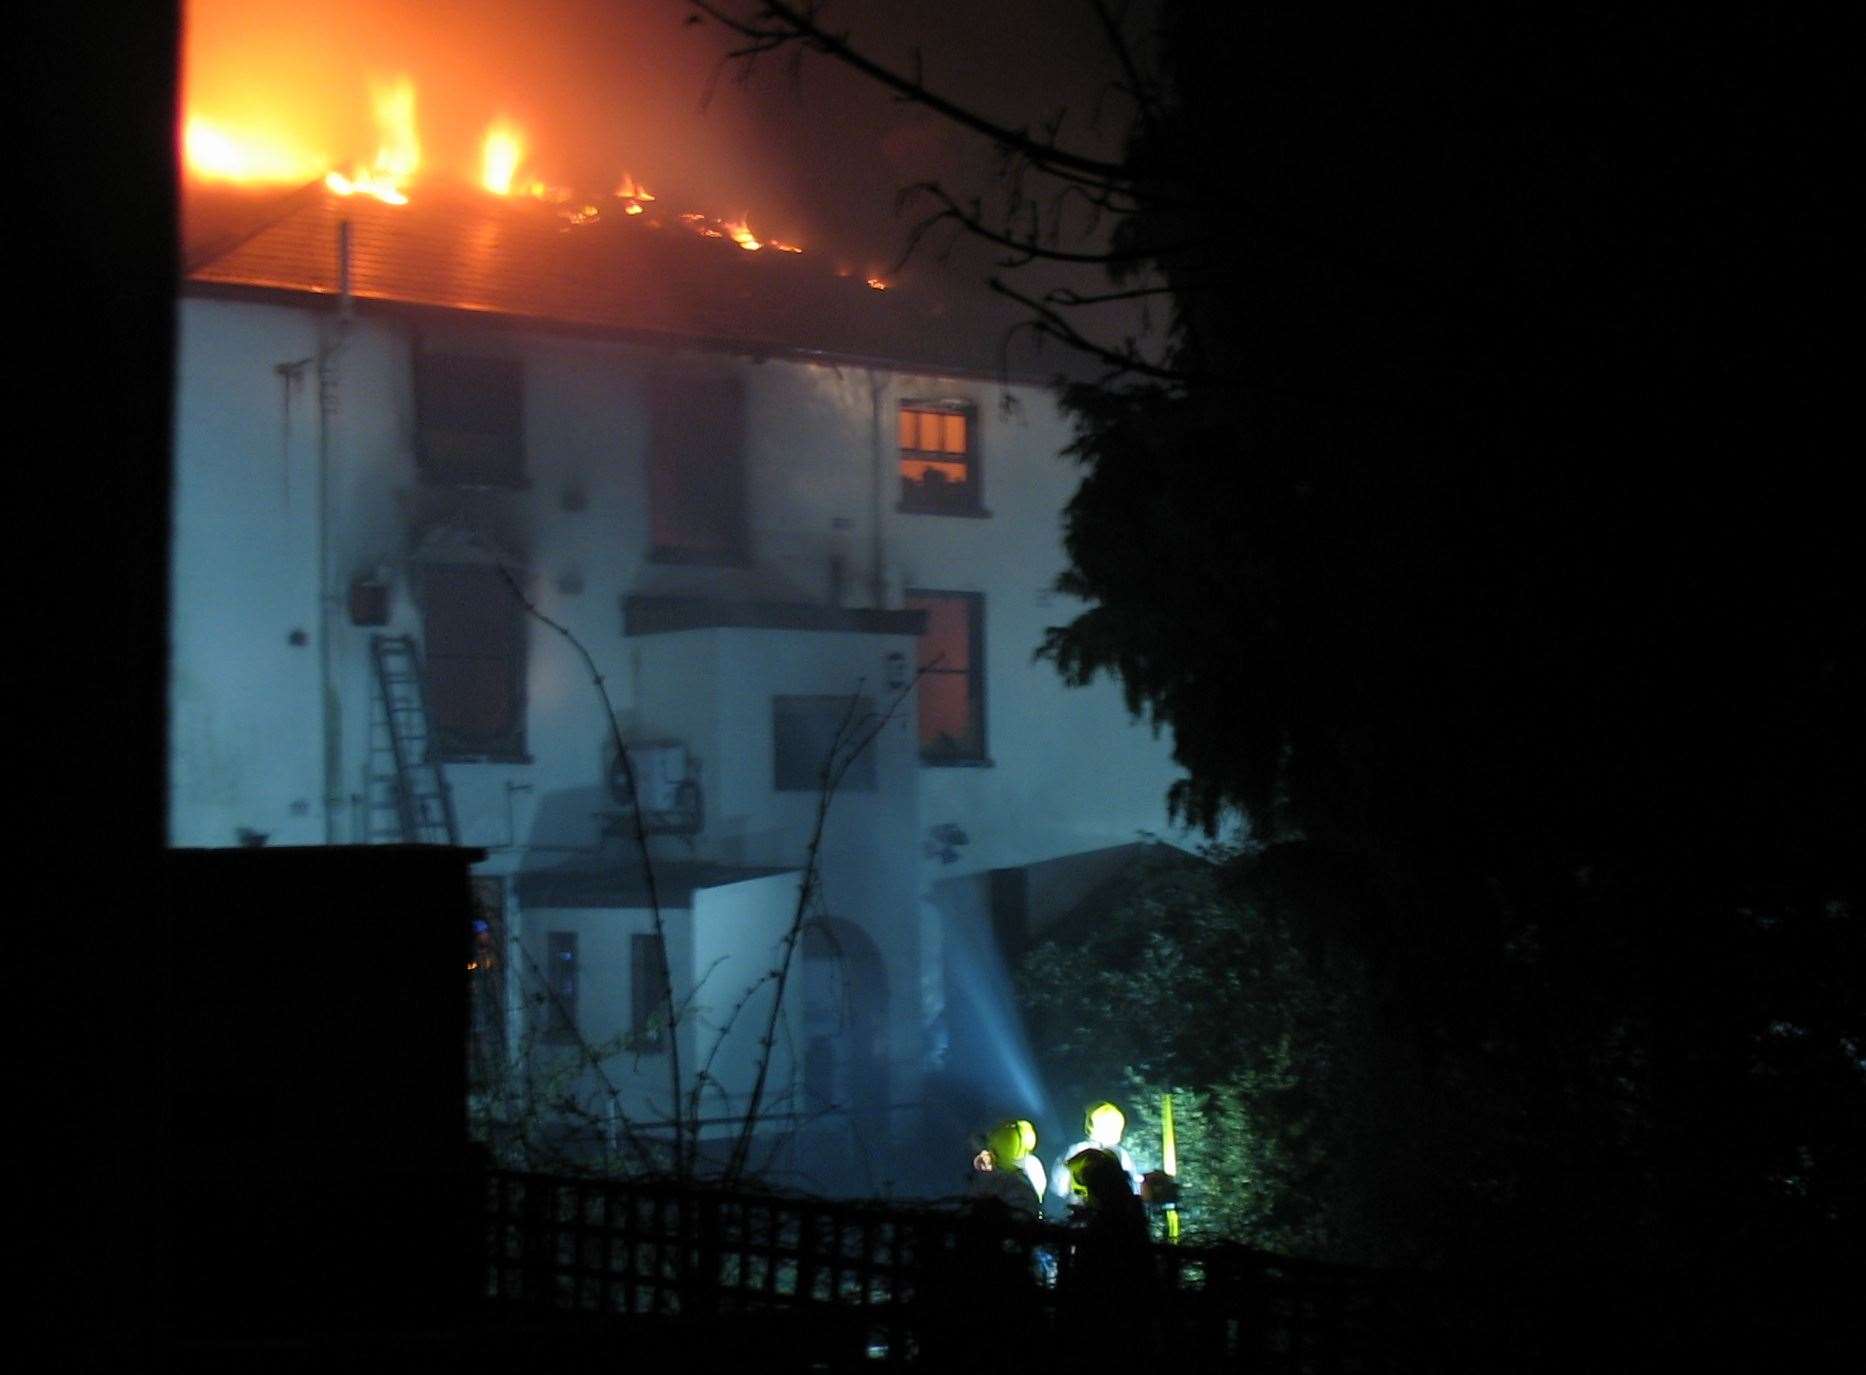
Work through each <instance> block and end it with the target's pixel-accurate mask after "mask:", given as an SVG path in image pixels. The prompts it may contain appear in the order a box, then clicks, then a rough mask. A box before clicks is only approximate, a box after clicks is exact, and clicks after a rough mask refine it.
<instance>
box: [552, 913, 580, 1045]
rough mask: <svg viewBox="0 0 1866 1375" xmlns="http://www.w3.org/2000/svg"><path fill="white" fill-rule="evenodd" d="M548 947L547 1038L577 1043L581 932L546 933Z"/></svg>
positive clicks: (556, 1043)
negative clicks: (578, 950) (579, 933)
mask: <svg viewBox="0 0 1866 1375" xmlns="http://www.w3.org/2000/svg"><path fill="white" fill-rule="evenodd" d="M544 940H545V950H544V979H545V991H544V1039H545V1041H546V1043H547V1044H550V1045H554V1046H574V1045H576V1044H577V1041H578V1036H577V933H576V932H575V931H552V932H549V933H547V934H546V936H545V938H544Z"/></svg>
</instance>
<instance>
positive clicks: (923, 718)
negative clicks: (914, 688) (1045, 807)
mask: <svg viewBox="0 0 1866 1375" xmlns="http://www.w3.org/2000/svg"><path fill="white" fill-rule="evenodd" d="M906 600H907V606H908V609H909V610H913V611H924V612H926V613H927V628H926V632H925V633H924V634H923V635H921V637H920V651H919V667H920V685H919V692H920V757H921V759H922V760H924V761H925V762H927V763H929V764H977V763H983V762H984V760H985V599H984V597H983V596H981V595H980V594H978V593H977V592H932V591H927V590H924V589H909V590H908V593H907V599H906Z"/></svg>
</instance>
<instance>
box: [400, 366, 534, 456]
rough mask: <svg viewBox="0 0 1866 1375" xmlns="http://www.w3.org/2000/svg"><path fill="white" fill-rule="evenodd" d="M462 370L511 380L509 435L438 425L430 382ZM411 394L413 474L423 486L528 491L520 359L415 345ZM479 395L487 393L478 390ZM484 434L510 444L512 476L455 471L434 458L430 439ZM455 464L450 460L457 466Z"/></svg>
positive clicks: (464, 427) (505, 432)
mask: <svg viewBox="0 0 1866 1375" xmlns="http://www.w3.org/2000/svg"><path fill="white" fill-rule="evenodd" d="M463 365H464V366H465V367H466V368H469V369H478V370H481V371H482V372H485V373H488V374H490V373H493V372H504V373H507V374H509V381H510V383H511V386H512V390H513V391H514V393H515V401H514V408H513V409H514V414H513V416H512V426H511V428H510V429H509V430H506V429H499V430H484V431H479V430H474V429H472V428H470V427H466V426H459V425H452V426H450V425H438V424H435V423H434V422H435V421H436V420H437V419H441V418H443V417H440V416H438V415H436V413H435V405H434V400H435V388H434V382H433V379H434V377H435V376H436V375H437V374H438V373H439V372H441V371H444V370H445V369H446V368H448V367H458V366H463ZM412 373H413V376H412V390H413V392H414V451H415V471H416V473H417V474H418V475H419V476H420V478H421V480H422V481H423V482H426V483H431V484H433V485H434V486H437V487H480V488H493V489H503V490H508V491H523V490H525V489H527V488H529V487H530V486H531V479H530V477H529V475H528V469H529V466H530V465H529V462H528V459H529V455H528V453H527V452H526V444H525V361H524V359H523V358H512V357H506V356H504V355H501V354H484V353H470V352H465V351H461V350H454V349H435V350H433V351H428V350H426V349H423V348H421V347H420V346H419V344H417V346H416V348H415V350H414V358H413V364H412ZM480 390H482V391H484V390H486V388H484V387H483V386H481V388H480ZM447 433H453V434H473V433H479V434H486V435H505V436H508V437H509V438H510V440H511V458H510V471H509V472H508V471H503V465H502V470H500V471H494V470H492V469H491V468H490V467H488V468H487V469H485V470H483V471H478V472H468V471H462V470H461V469H459V468H458V467H457V466H450V464H449V461H448V460H447V459H445V458H442V457H437V456H436V454H435V452H434V448H435V445H434V443H433V440H432V436H434V435H436V434H447ZM458 461H459V460H458V459H455V460H453V463H454V464H456V465H457V463H458Z"/></svg>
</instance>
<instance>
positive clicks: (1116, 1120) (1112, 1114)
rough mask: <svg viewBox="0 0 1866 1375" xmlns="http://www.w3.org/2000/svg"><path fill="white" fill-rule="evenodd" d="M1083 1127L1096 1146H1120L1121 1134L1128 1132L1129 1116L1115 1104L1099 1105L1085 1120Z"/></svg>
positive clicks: (1091, 1110) (1103, 1103) (1102, 1103)
mask: <svg viewBox="0 0 1866 1375" xmlns="http://www.w3.org/2000/svg"><path fill="white" fill-rule="evenodd" d="M1083 1127H1084V1129H1085V1130H1086V1131H1087V1132H1088V1138H1089V1140H1091V1141H1093V1142H1094V1143H1095V1144H1096V1145H1098V1146H1118V1145H1120V1144H1121V1133H1122V1132H1124V1131H1126V1130H1127V1115H1126V1114H1125V1113H1123V1112H1122V1111H1121V1110H1120V1109H1119V1108H1117V1107H1116V1106H1115V1105H1114V1104H1113V1103H1109V1102H1101V1103H1097V1104H1095V1106H1094V1107H1092V1108H1090V1109H1089V1110H1088V1113H1087V1114H1086V1115H1085V1117H1084V1118H1083Z"/></svg>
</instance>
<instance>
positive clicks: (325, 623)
mask: <svg viewBox="0 0 1866 1375" xmlns="http://www.w3.org/2000/svg"><path fill="white" fill-rule="evenodd" d="M354 309H355V301H354V298H353V297H352V296H351V292H350V222H349V221H348V220H339V221H338V223H337V324H336V327H335V329H334V330H333V329H331V328H330V327H329V326H324V327H322V328H321V329H320V333H321V334H322V335H323V338H322V339H321V340H320V342H319V347H318V352H317V408H318V416H317V421H318V423H317V601H318V620H317V626H318V635H317V668H318V688H319V691H320V692H321V693H322V696H323V714H324V730H323V737H324V843H325V844H326V845H335V844H336V843H337V830H338V818H339V815H340V814H341V812H342V810H343V806H344V798H343V792H342V789H341V787H340V786H339V784H340V780H341V778H342V775H343V703H342V699H341V698H340V697H339V696H338V693H337V682H336V677H335V675H334V673H333V671H332V668H331V638H332V636H331V608H332V607H333V606H335V605H336V598H335V597H333V596H332V594H331V590H330V458H331V440H330V430H331V419H332V417H333V416H334V415H335V414H336V413H337V387H338V383H339V380H340V377H339V374H338V371H337V363H336V360H337V354H338V352H339V351H340V350H341V349H342V348H343V346H344V343H345V341H346V340H347V338H348V336H349V330H350V317H351V314H352V312H353V310H354Z"/></svg>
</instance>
